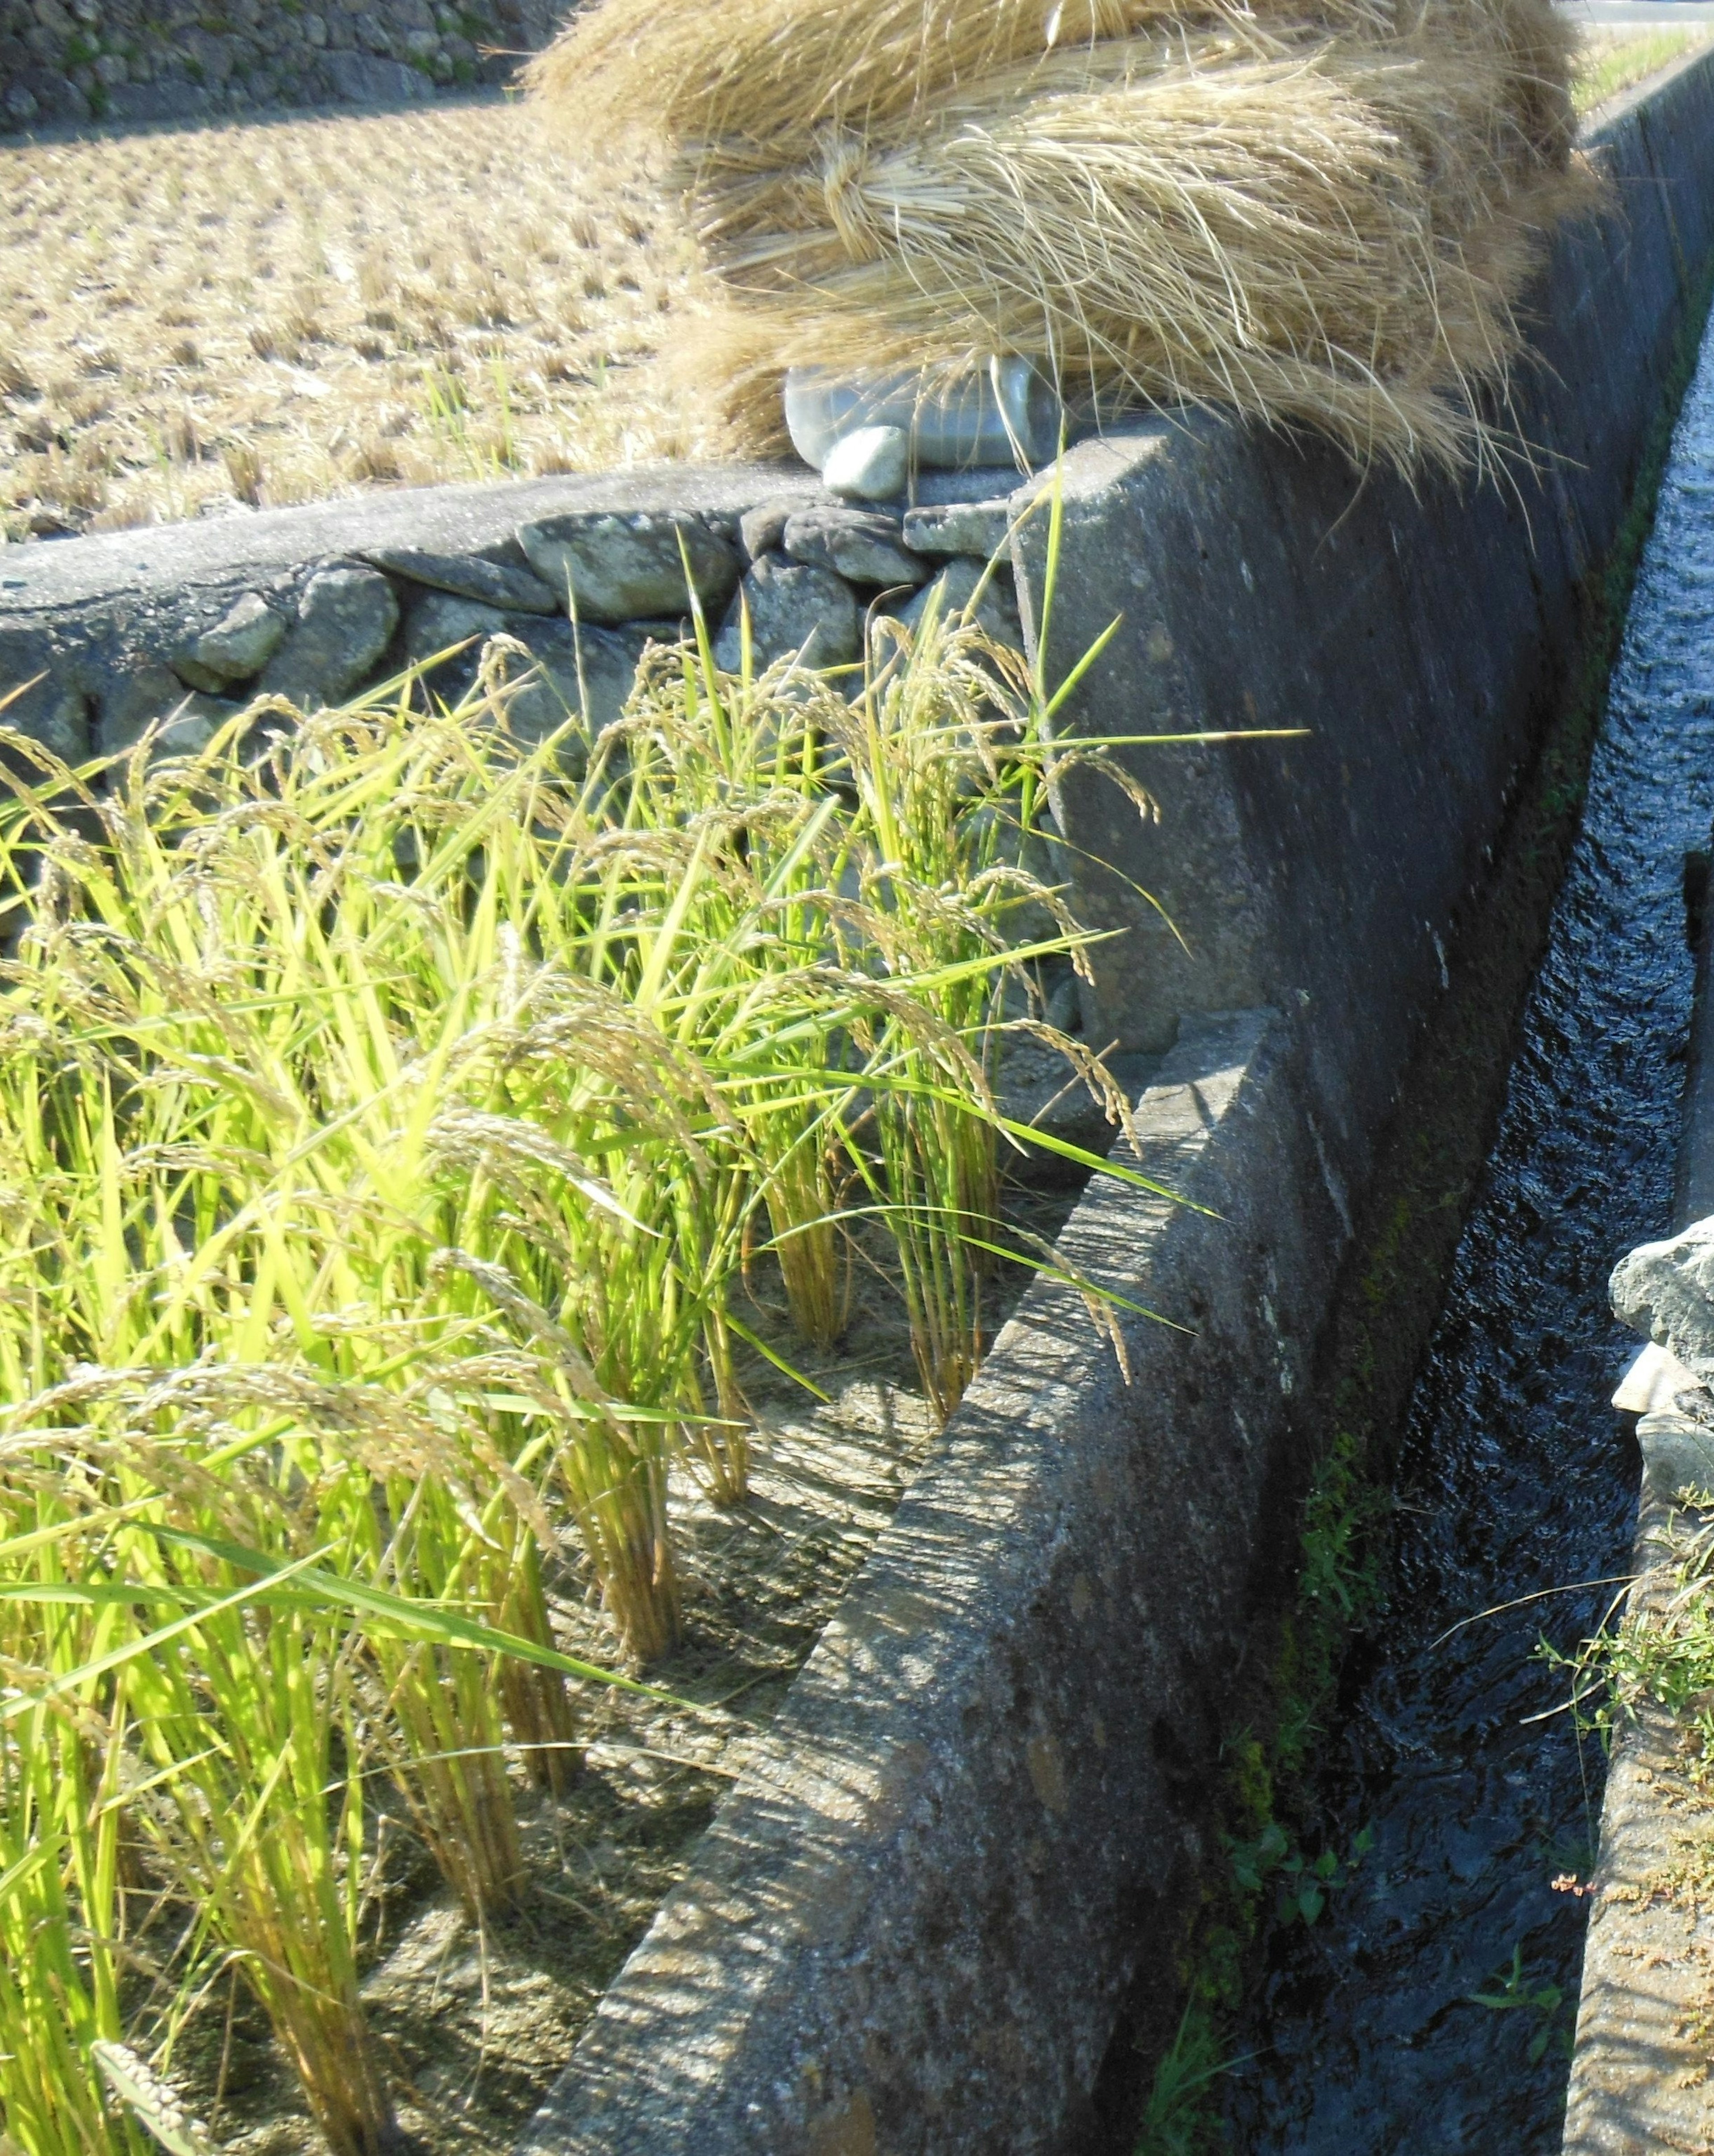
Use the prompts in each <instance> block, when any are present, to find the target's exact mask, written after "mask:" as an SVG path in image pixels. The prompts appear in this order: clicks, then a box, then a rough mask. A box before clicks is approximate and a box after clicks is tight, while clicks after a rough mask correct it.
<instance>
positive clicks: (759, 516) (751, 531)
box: [738, 501, 803, 562]
mask: <svg viewBox="0 0 1714 2156" xmlns="http://www.w3.org/2000/svg"><path fill="white" fill-rule="evenodd" d="M802 507H803V504H802V503H801V502H798V501H762V502H758V503H757V506H756V507H755V508H754V509H752V510H750V511H747V513H746V514H745V515H744V516H741V517H740V518H739V519H738V542H739V544H740V545H741V546H742V547H743V549H744V559H745V560H746V561H747V562H755V561H758V560H760V558H761V557H762V555H764V554H771V553H772V552H773V551H774V549H775V548H776V547H777V546H778V545H779V543H780V542H781V540H782V539H783V538H784V537H785V536H786V526H787V525H788V523H789V522H790V521H791V520H792V518H793V516H796V515H797V513H798V511H799V510H800V509H801V508H802Z"/></svg>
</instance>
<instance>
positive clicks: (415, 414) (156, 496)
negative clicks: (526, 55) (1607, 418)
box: [0, 29, 1701, 540]
mask: <svg viewBox="0 0 1714 2156" xmlns="http://www.w3.org/2000/svg"><path fill="white" fill-rule="evenodd" d="M1700 35H1701V33H1700V32H1699V31H1696V30H1676V29H1669V30H1665V31H1651V32H1650V33H1646V34H1644V35H1640V36H1639V35H1635V34H1623V33H1620V34H1602V33H1594V34H1593V35H1592V36H1591V38H1589V41H1588V46H1587V49H1586V56H1585V64H1584V67H1583V74H1582V76H1581V79H1580V82H1579V86H1578V103H1579V105H1582V106H1583V107H1587V106H1588V105H1590V104H1592V103H1594V102H1597V101H1599V99H1601V98H1603V97H1606V96H1610V95H1614V92H1615V91H1617V90H1619V89H1621V88H1623V87H1624V86H1626V85H1628V84H1629V83H1630V82H1633V81H1635V80H1640V79H1642V78H1643V77H1644V76H1645V75H1647V74H1650V73H1652V72H1654V71H1655V69H1659V68H1660V67H1663V66H1665V64H1668V62H1669V61H1670V60H1671V59H1676V57H1678V56H1679V54H1681V53H1682V52H1683V51H1684V50H1685V49H1686V48H1687V47H1688V45H1689V44H1690V43H1691V40H1692V39H1693V38H1696V37H1698V36H1700ZM576 149H577V146H576V144H575V143H574V142H570V141H567V140H566V139H565V134H564V131H563V130H561V131H558V132H556V131H552V130H550V129H549V127H548V126H547V123H546V122H545V121H544V120H543V118H542V117H541V115H539V114H538V113H537V112H536V110H535V109H533V108H532V107H531V106H530V105H527V104H524V103H518V102H511V103H508V102H505V101H500V100H494V101H489V102H482V103H474V102H473V103H469V104H461V105H436V106H434V108H433V109H430V110H417V111H413V112H408V113H387V114H371V115H360V114H351V113H345V114H338V115H302V116H287V117H283V118H280V119H277V120H268V121H250V122H247V123H245V124H244V125H242V126H237V125H233V126H207V127H198V128H193V129H187V130H183V131H155V132H151V133H146V134H131V135H100V136H90V138H88V139H85V140H79V141H54V142H44V143H40V144H33V143H28V142H13V143H9V144H6V145H4V146H0V320H3V321H4V322H5V324H6V326H7V335H6V340H5V342H4V344H3V346H0V530H3V532H4V534H5V536H6V537H7V538H8V539H12V540H20V539H27V538H30V537H38V536H54V535H57V534H61V533H65V532H75V531H101V530H108V529H111V528H113V527H115V526H122V525H126V524H134V523H141V522H158V521H173V520H177V519H180V518H185V517H191V516H203V515H205V514H212V513H219V512H221V511H232V510H242V509H243V508H244V507H245V506H252V507H259V506H274V505H277V504H282V503H288V502H294V501H303V500H315V499H319V498H322V497H325V496H327V495H336V494H341V493H349V492H351V491H352V490H356V489H358V488H362V487H367V486H381V485H424V484H428V483H432V482H434V481H438V480H469V479H486V478H491V477H495V476H500V475H505V474H506V473H508V472H515V473H517V474H519V475H529V474H534V473H537V472H550V471H562V470H598V469H601V468H603V467H606V466H611V465H621V464H625V463H629V462H634V461H639V460H648V459H654V458H664V457H665V458H671V457H699V456H714V455H718V454H721V453H722V452H723V451H725V450H726V449H728V448H729V446H730V443H729V439H728V437H727V434H726V431H725V427H724V423H723V421H722V419H721V416H720V411H719V408H718V406H717V404H716V401H715V399H714V398H712V397H711V396H708V395H706V393H705V392H706V384H704V383H702V382H699V381H698V380H697V379H696V378H695V377H694V376H693V375H690V374H688V373H687V372H685V370H683V369H675V368H671V367H666V366H664V365H663V364H661V363H660V362H659V353H660V351H661V347H662V344H663V340H664V338H665V335H666V332H667V330H668V327H669V325H670V324H675V323H682V322H683V321H685V318H686V317H687V316H694V315H695V314H696V313H697V312H698V311H699V310H700V309H701V308H702V307H703V306H704V305H705V304H706V300H705V295H704V291H703V289H702V286H701V284H700V279H699V275H698V271H697V267H696V263H695V252H694V249H693V247H692V245H691V243H690V238H689V235H688V234H687V232H686V230H685V227H684V224H683V222H682V220H681V218H680V215H679V213H678V212H677V210H676V209H675V206H674V205H673V203H671V202H670V200H669V199H667V198H666V196H665V193H664V192H663V190H662V189H661V188H660V187H659V185H658V184H657V183H656V182H655V181H654V180H653V179H652V178H651V177H650V175H649V172H648V171H647V170H646V169H645V168H644V166H643V165H641V164H640V163H630V162H626V161H625V160H624V158H623V157H621V158H619V159H618V160H614V159H613V158H612V157H608V158H607V159H606V160H605V161H603V162H599V163H598V162H594V161H593V160H586V159H582V158H580V157H578V156H577V154H576Z"/></svg>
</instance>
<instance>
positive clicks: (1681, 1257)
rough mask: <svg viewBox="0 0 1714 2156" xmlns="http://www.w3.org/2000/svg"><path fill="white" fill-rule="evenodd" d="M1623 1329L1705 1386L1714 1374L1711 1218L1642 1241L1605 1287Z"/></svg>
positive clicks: (1713, 1230) (1713, 1229)
mask: <svg viewBox="0 0 1714 2156" xmlns="http://www.w3.org/2000/svg"><path fill="white" fill-rule="evenodd" d="M1607 1291H1608V1294H1609V1296H1610V1297H1611V1299H1612V1303H1613V1314H1614V1317H1616V1318H1617V1319H1618V1320H1619V1323H1620V1324H1621V1325H1628V1326H1629V1327H1631V1329H1632V1331H1633V1332H1640V1333H1642V1334H1643V1335H1644V1336H1645V1337H1646V1338H1648V1339H1650V1340H1653V1341H1655V1342H1658V1343H1659V1344H1660V1346H1661V1347H1665V1348H1667V1349H1669V1350H1670V1353H1673V1354H1674V1355H1676V1357H1677V1358H1678V1359H1679V1361H1680V1362H1681V1363H1683V1364H1684V1366H1685V1368H1686V1369H1687V1370H1690V1371H1692V1372H1693V1373H1695V1374H1696V1377H1697V1378H1699V1379H1701V1380H1703V1381H1704V1382H1706V1380H1707V1379H1708V1378H1710V1377H1711V1376H1714V1219H1706V1220H1697V1221H1695V1222H1693V1223H1692V1224H1691V1226H1689V1227H1688V1228H1686V1229H1685V1230H1684V1232H1683V1234H1682V1235H1674V1236H1672V1237H1671V1238H1670V1240H1667V1241H1665V1242H1660V1243H1642V1244H1640V1245H1638V1247H1637V1248H1636V1249H1635V1250H1633V1251H1632V1252H1631V1253H1630V1255H1629V1257H1626V1258H1621V1259H1620V1260H1619V1263H1618V1264H1617V1265H1615V1266H1614V1268H1613V1276H1612V1278H1611V1279H1610V1280H1609V1281H1608V1283H1607Z"/></svg>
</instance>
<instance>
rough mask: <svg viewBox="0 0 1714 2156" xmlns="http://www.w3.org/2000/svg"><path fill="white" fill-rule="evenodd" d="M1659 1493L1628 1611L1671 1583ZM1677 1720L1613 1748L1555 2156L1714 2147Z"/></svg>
mask: <svg viewBox="0 0 1714 2156" xmlns="http://www.w3.org/2000/svg"><path fill="white" fill-rule="evenodd" d="M1673 1512H1674V1507H1673V1506H1672V1504H1671V1501H1670V1499H1669V1498H1667V1497H1665V1496H1662V1495H1661V1494H1660V1492H1658V1491H1655V1490H1654V1489H1652V1488H1651V1487H1649V1486H1645V1488H1644V1491H1643V1500H1642V1506H1641V1509H1640V1514H1639V1517H1638V1522H1637V1538H1636V1545H1635V1556H1634V1563H1635V1565H1636V1569H1637V1574H1638V1578H1637V1584H1635V1586H1634V1587H1633V1588H1632V1589H1631V1592H1630V1600H1629V1608H1630V1610H1631V1612H1632V1613H1633V1614H1641V1613H1643V1612H1645V1611H1650V1610H1658V1609H1661V1608H1662V1607H1663V1606H1664V1605H1665V1603H1666V1602H1667V1601H1669V1600H1670V1598H1671V1596H1672V1594H1673V1593H1674V1590H1675V1588H1676V1579H1675V1578H1674V1573H1675V1561H1674V1559H1673V1557H1672V1555H1671V1551H1670V1541H1669V1537H1668V1529H1669V1526H1670V1521H1671V1519H1672V1516H1673ZM1679 1743H1680V1727H1679V1723H1678V1721H1677V1718H1676V1717H1675V1716H1674V1715H1672V1714H1671V1713H1670V1712H1668V1710H1667V1709H1666V1708H1665V1707H1657V1706H1655V1705H1654V1704H1652V1703H1646V1704H1645V1705H1644V1707H1642V1709H1641V1710H1640V1712H1639V1714H1638V1716H1637V1717H1636V1719H1635V1721H1634V1722H1630V1723H1629V1724H1627V1725H1626V1727H1625V1728H1624V1730H1623V1732H1621V1733H1620V1736H1619V1740H1618V1742H1617V1743H1615V1745H1614V1751H1613V1758H1612V1763H1611V1764H1610V1765H1609V1768H1608V1771H1607V1789H1606V1794H1605V1797H1604V1800H1603V1803H1602V1806H1601V1846H1600V1859H1599V1863H1598V1864H1597V1866H1596V1867H1595V1875H1594V1878H1593V1881H1592V1884H1593V1888H1594V1892H1593V1897H1592V1899H1591V1901H1590V1904H1589V1929H1588V1943H1587V1944H1586V1945H1585V1946H1584V1948H1583V1987H1582V1990H1581V1993H1580V1995H1579V1999H1578V2018H1577V2037H1576V2051H1575V2052H1574V2054H1573V2059H1572V2067H1571V2084H1570V2088H1569V2091H1568V2096H1567V2101H1566V2110H1565V2139H1564V2142H1563V2150H1564V2156H1648V2152H1651V2151H1655V2150H1659V2149H1681V2150H1685V2151H1686V2152H1691V2156H1700V2152H1703V2151H1706V2150H1708V2149H1711V2148H1714V2082H1711V2081H1710V2078H1709V2072H1708V2023H1709V2018H1710V2015H1711V2014H1714V1907H1710V1906H1709V1903H1708V1898H1707V1879H1708V1869H1709V1860H1710V1851H1711V1850H1714V1800H1710V1799H1707V1798H1706V1797H1698V1796H1697V1794H1696V1792H1695V1791H1694V1790H1693V1789H1691V1787H1690V1786H1689V1784H1687V1782H1686V1779H1685V1777H1684V1774H1683V1771H1682V1768H1683V1762H1682V1759H1681V1756H1680V1753H1679Z"/></svg>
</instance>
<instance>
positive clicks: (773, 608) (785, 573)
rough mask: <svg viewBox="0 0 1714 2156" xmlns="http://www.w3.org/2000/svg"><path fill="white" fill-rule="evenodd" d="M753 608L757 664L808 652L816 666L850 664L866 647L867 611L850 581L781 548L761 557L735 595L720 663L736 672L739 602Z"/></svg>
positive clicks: (718, 652)
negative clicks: (789, 555)
mask: <svg viewBox="0 0 1714 2156" xmlns="http://www.w3.org/2000/svg"><path fill="white" fill-rule="evenodd" d="M741 605H744V606H747V607H748V608H749V610H750V641H751V649H752V658H753V662H754V665H755V667H756V670H757V672H758V673H760V672H761V671H762V668H763V667H765V666H770V665H772V663H773V662H774V660H777V659H783V658H785V657H787V656H788V654H792V653H795V652H800V651H801V652H802V653H803V659H804V663H805V665H810V666H847V665H849V664H850V663H851V661H852V660H854V659H855V658H856V657H857V656H858V655H859V654H860V652H861V650H862V649H863V616H862V612H861V609H860V608H859V606H858V604H857V601H856V598H855V597H854V594H853V593H852V590H851V588H850V586H849V584H848V583H846V582H845V581H844V577H836V576H835V575H834V573H833V572H832V570H830V569H817V568H812V567H809V566H808V564H807V563H803V562H788V561H787V560H785V559H783V557H781V556H780V555H778V554H764V555H762V557H761V558H760V559H759V560H758V561H757V562H755V563H754V564H753V565H752V567H751V570H750V572H749V574H748V575H747V577H745V579H744V581H743V583H742V585H741V586H740V588H739V593H738V597H737V598H735V599H734V600H733V601H732V604H731V611H730V612H729V613H728V614H727V615H726V622H725V624H724V626H723V627H722V628H721V633H720V635H719V636H718V638H717V639H716V642H715V647H714V655H715V660H716V664H717V665H720V666H721V667H723V668H724V669H725V670H726V672H727V673H729V674H736V672H737V670H738V666H739V662H740V660H741V658H742V634H741V628H740V619H739V608H740V606H741Z"/></svg>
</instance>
